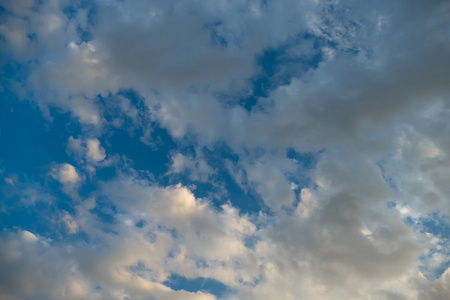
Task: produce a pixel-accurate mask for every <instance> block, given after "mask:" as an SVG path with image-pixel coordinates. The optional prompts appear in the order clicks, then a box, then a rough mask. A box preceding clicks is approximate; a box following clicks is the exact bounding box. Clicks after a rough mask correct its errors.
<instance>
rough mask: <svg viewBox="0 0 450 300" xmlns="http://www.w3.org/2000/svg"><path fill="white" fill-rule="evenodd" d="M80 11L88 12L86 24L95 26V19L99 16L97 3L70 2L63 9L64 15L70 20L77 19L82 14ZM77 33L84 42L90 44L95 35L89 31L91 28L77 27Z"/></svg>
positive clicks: (83, 0) (86, 1)
mask: <svg viewBox="0 0 450 300" xmlns="http://www.w3.org/2000/svg"><path fill="white" fill-rule="evenodd" d="M80 10H86V11H87V14H86V22H87V24H88V25H94V24H95V17H96V15H97V6H96V3H95V2H93V1H89V0H80V1H69V2H68V4H67V6H66V7H65V8H64V9H63V13H64V14H65V15H66V16H67V17H68V18H69V19H73V18H76V17H77V14H78V13H79V12H80ZM76 31H77V34H78V36H79V37H80V39H81V41H82V42H89V41H90V40H92V38H93V35H92V33H91V32H90V31H89V28H83V27H81V26H77V28H76Z"/></svg>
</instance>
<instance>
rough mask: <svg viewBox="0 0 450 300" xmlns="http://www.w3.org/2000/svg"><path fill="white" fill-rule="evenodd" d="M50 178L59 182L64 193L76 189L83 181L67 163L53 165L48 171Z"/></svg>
mask: <svg viewBox="0 0 450 300" xmlns="http://www.w3.org/2000/svg"><path fill="white" fill-rule="evenodd" d="M50 176H51V177H52V178H53V179H55V180H57V181H59V182H60V183H61V184H62V185H63V188H64V190H65V191H66V192H70V191H72V190H74V189H76V188H77V187H78V186H79V185H80V183H81V182H82V181H83V176H82V175H80V174H79V173H78V172H77V170H76V169H75V167H74V166H72V165H71V164H68V163H63V164H56V165H54V166H53V167H52V169H51V171H50Z"/></svg>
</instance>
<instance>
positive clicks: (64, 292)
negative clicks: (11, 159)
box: [0, 0, 450, 300]
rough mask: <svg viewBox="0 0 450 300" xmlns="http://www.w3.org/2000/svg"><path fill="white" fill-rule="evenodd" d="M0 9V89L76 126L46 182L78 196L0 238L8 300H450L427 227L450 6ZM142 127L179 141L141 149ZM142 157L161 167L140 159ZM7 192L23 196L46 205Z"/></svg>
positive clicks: (447, 66)
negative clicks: (48, 227)
mask: <svg viewBox="0 0 450 300" xmlns="http://www.w3.org/2000/svg"><path fill="white" fill-rule="evenodd" d="M3 6H4V9H5V17H4V18H3V19H2V23H1V25H0V34H1V35H2V38H1V39H0V49H1V50H2V52H4V53H5V57H6V58H5V60H4V61H2V62H1V64H2V67H3V68H4V69H5V70H8V68H10V66H19V65H20V68H19V67H18V69H17V74H16V75H15V76H8V77H10V78H9V79H8V80H7V81H5V82H4V83H2V84H3V86H4V87H7V88H8V89H11V91H13V92H14V93H15V94H17V95H19V96H20V97H19V98H23V99H31V101H34V102H36V103H37V104H38V106H39V108H40V110H41V112H42V113H43V114H44V115H45V116H46V117H47V118H48V119H51V115H53V114H60V113H68V114H70V116H71V117H72V121H74V123H76V126H74V127H76V129H74V130H72V127H70V128H69V127H67V128H62V129H61V131H62V132H64V134H65V135H64V136H65V138H67V137H69V136H70V137H69V138H68V141H67V148H66V150H67V153H68V154H69V155H71V156H72V158H73V159H74V161H75V163H74V164H75V166H74V165H72V164H69V163H62V164H56V163H54V164H52V165H50V172H49V175H50V177H52V178H53V179H54V180H56V181H58V182H59V183H60V184H61V186H62V189H63V191H64V192H65V193H67V194H69V195H73V194H74V192H75V191H77V192H80V195H79V197H76V200H73V201H72V202H70V204H64V205H67V207H66V206H64V210H58V211H56V212H54V214H55V215H54V216H51V217H52V218H51V219H52V220H56V221H55V222H58V223H59V224H63V225H64V226H63V227H64V228H65V231H66V233H67V234H64V235H63V234H61V236H64V239H63V238H58V235H57V237H52V238H54V240H50V239H49V238H46V236H45V230H43V232H35V231H34V229H35V228H38V227H39V226H35V225H36V224H32V225H33V226H30V228H28V227H26V226H23V228H25V227H26V228H27V229H28V230H22V229H20V228H21V227H20V226H18V227H17V228H18V229H17V230H9V231H8V230H4V233H3V234H2V236H1V237H0V263H1V265H4V266H6V267H5V268H3V269H2V270H0V279H2V280H0V296H1V297H2V298H6V299H26V298H31V297H37V298H43V299H123V300H124V299H144V298H148V297H152V298H155V299H208V300H210V299H216V298H218V297H219V298H220V297H221V298H223V299H227V300H231V299H250V300H251V299H280V298H282V299H318V300H321V299H336V300H339V299H346V300H347V299H355V300H359V299H371V298H374V299H386V300H387V299H389V300H393V299H430V300H438V299H445V297H446V296H447V294H448V292H449V288H450V287H449V278H450V277H449V270H448V269H446V262H447V261H448V260H449V256H448V253H446V252H445V251H443V250H442V248H445V247H446V244H445V243H446V241H447V240H448V237H447V236H446V234H444V233H442V232H440V233H436V232H434V231H433V228H432V226H428V227H427V224H426V220H428V219H433V220H437V219H438V218H443V219H444V217H447V218H448V215H449V211H450V207H449V205H448V201H447V197H446V195H448V194H449V193H450V189H449V187H448V186H449V185H448V182H449V179H450V174H449V172H448V170H449V157H450V156H449V152H448V150H447V149H449V146H450V138H449V137H448V136H449V135H448V134H446V133H447V132H448V131H449V129H450V128H449V125H448V120H449V117H450V108H449V105H448V103H447V102H448V100H447V99H448V98H449V95H450V93H449V92H450V90H449V85H448V79H447V78H449V70H450V57H449V56H450V51H449V48H450V43H449V41H450V39H449V26H448V20H449V16H450V6H449V5H448V4H447V3H446V2H445V1H413V2H411V1H396V2H393V1H377V2H373V3H372V2H370V3H369V2H358V1H353V0H343V1H328V0H327V1H325V0H323V1H322V0H317V1H316V0H315V1H302V2H299V1H291V0H286V1H257V0H255V1H229V2H223V1H222V2H221V1H218V2H199V1H187V2H183V3H178V2H173V1H152V2H148V1H133V2H129V1H128V2H126V1H112V0H111V1H110V0H101V1H96V2H95V4H92V6H91V4H90V3H81V2H80V3H71V2H70V1H69V2H68V1H57V0H55V1H41V2H39V1H4V5H3ZM430 16H433V17H432V18H431V17H430ZM5 61H7V63H6V62H5ZM5 72H6V71H5ZM130 122H131V125H130ZM20 126H23V124H21V125H20ZM47 126H51V125H48V124H47ZM156 127H158V130H159V129H160V130H161V131H162V132H164V133H165V132H166V131H167V132H168V133H169V135H170V138H167V140H169V139H170V140H171V141H170V142H171V143H172V144H173V145H171V146H168V145H167V144H168V143H167V144H166V143H165V142H166V141H165V140H163V139H162V140H157V139H155V140H151V141H150V139H151V138H152V132H153V130H156ZM11 128H13V127H11ZM123 129H125V131H127V133H130V135H133V134H136V133H137V134H139V135H140V136H141V139H140V140H141V141H142V142H144V143H145V144H150V143H151V145H152V146H153V148H152V149H151V150H150V149H148V150H149V151H148V152H146V151H142V152H140V153H139V155H140V157H139V158H141V159H138V157H136V159H135V162H134V163H135V164H136V166H135V169H131V168H130V165H133V159H134V157H130V158H125V156H122V157H123V160H127V163H124V164H113V163H114V162H115V161H114V160H111V159H110V158H109V157H108V158H107V156H106V150H105V148H104V147H106V146H105V145H108V147H107V149H108V152H109V151H111V153H114V152H113V151H115V150H114V149H116V148H115V147H114V146H115V145H116V144H115V143H113V142H111V140H114V139H115V138H117V136H118V135H115V133H117V132H120V131H121V130H123ZM73 136H77V138H74V137H73ZM118 139H119V140H120V138H118ZM100 141H102V142H100ZM102 144H103V146H102ZM169 148H170V149H169ZM117 149H119V147H117ZM144 149H147V148H144ZM186 149H188V150H187V151H186ZM192 149H193V150H192ZM198 149H205V150H208V151H210V152H211V157H212V158H211V157H206V155H203V152H201V151H198ZM223 149H226V150H224V151H225V152H226V153H227V154H223V153H221V150H223ZM133 150H135V149H133ZM190 150H192V152H189V151H190ZM216 150H217V151H216ZM288 150H289V151H293V152H295V153H296V154H298V156H300V157H301V156H302V155H303V154H305V153H309V154H311V155H312V156H315V155H317V160H316V161H315V162H314V163H310V164H309V165H308V164H307V163H306V162H305V161H306V160H307V159H306V158H305V159H304V158H303V157H302V158H298V159H297V158H288V157H287V156H289V155H287V153H289V151H288ZM156 151H160V152H164V151H165V153H163V154H161V153H160V152H158V155H160V154H161V156H158V157H164V158H165V159H168V160H169V161H170V162H169V163H168V165H167V167H168V168H169V170H168V171H167V172H166V170H164V171H161V174H159V173H158V171H155V170H154V169H152V168H149V167H146V165H145V164H140V162H141V161H143V160H144V161H147V158H148V157H147V155H153V153H154V152H156ZM137 152H139V151H136V153H137ZM186 152H187V153H195V155H194V154H183V153H186ZM205 153H206V151H205ZM122 154H123V153H118V154H117V155H118V156H119V155H122ZM309 154H308V155H309ZM108 155H110V154H108ZM228 155H229V157H228ZM305 156H306V154H305ZM289 157H290V156H289ZM213 159H216V160H217V161H218V163H217V164H212V163H211V161H212V160H213ZM51 160H54V158H51ZM56 161H61V160H60V158H58V160H56ZM222 161H224V163H223V165H224V166H223V167H222V165H221V162H222ZM169 164H170V165H169ZM107 165H112V166H113V168H111V169H113V170H112V171H111V172H109V173H108V174H107V175H104V174H103V177H101V176H100V175H99V177H101V178H94V176H91V178H90V180H88V182H86V184H87V185H88V186H87V188H86V189H85V190H83V189H80V188H79V187H80V186H81V184H82V183H84V182H85V176H84V175H83V173H86V171H87V172H88V173H89V174H91V175H92V174H93V173H95V170H96V168H100V167H104V166H107ZM213 165H214V168H213V167H212V166H213ZM306 165H308V166H306ZM226 172H228V173H229V174H231V177H232V179H233V180H234V181H235V183H236V188H234V187H230V186H231V183H229V182H227V178H228V177H227V176H228V175H229V174H228V173H226ZM98 173H101V172H98ZM105 173H107V172H105ZM174 174H176V175H177V176H174ZM168 177H169V178H168ZM173 178H182V179H183V182H185V181H186V182H189V181H200V182H202V183H205V184H204V185H205V186H207V184H208V183H211V185H216V186H218V185H220V186H221V187H223V189H228V188H229V189H230V191H228V192H230V193H228V194H227V193H223V194H227V195H233V196H234V195H240V196H242V199H244V200H242V201H249V202H250V201H253V202H257V201H258V200H259V199H261V200H262V201H263V203H264V205H262V206H264V207H260V211H258V212H256V213H254V214H252V215H246V214H243V213H242V212H241V211H240V210H239V207H234V206H233V205H232V204H231V203H233V204H234V205H236V206H239V205H242V206H243V207H244V206H245V204H246V203H239V201H235V199H231V200H232V201H230V202H225V201H227V200H228V199H223V198H224V197H222V195H215V196H216V197H215V198H214V197H212V198H213V199H207V198H202V197H199V196H198V195H204V194H208V193H207V192H208V191H207V188H206V187H205V188H204V190H202V191H200V192H199V193H198V194H196V193H194V192H193V191H191V190H190V189H189V188H188V187H186V186H183V185H181V184H175V185H169V184H168V182H173ZM4 181H5V184H4V186H5V187H6V188H5V191H6V193H8V192H9V191H13V193H12V194H14V195H19V196H21V197H22V198H23V199H24V200H25V202H27V203H32V204H35V202H36V201H35V200H36V199H38V198H39V197H41V198H42V199H50V200H52V201H53V200H55V199H57V198H58V197H55V196H54V195H49V194H48V193H47V194H46V198H45V197H43V196H42V195H43V194H44V193H43V192H42V191H43V190H44V188H37V187H40V185H37V184H36V186H33V185H31V187H27V186H24V185H22V184H20V181H18V180H15V179H14V177H13V176H9V177H5V179H4ZM221 181H222V182H221ZM2 188H3V186H2ZM238 188H240V189H241V190H239V189H238ZM19 190H20V191H19ZM81 190H83V191H81ZM2 192H3V190H2ZM231 192H233V193H231ZM49 193H50V192H49ZM196 195H197V196H196ZM227 197H228V196H227ZM5 198H7V197H5ZM41 198H39V199H41ZM74 198H75V197H74ZM236 198H238V197H236ZM255 198H256V199H255ZM7 199H9V198H7ZM50 200H49V201H50ZM213 200H214V201H216V200H217V201H216V202H213ZM60 204H61V203H57V205H55V207H57V208H58V209H60V208H61V207H60V206H58V205H60ZM5 205H6V204H5ZM2 209H3V210H5V211H8V210H7V208H4V207H3V206H2ZM55 210H56V209H55ZM429 227H431V228H429ZM32 228H33V229H32ZM442 228H444V227H442ZM439 247H440V248H439ZM438 269H439V270H440V273H442V275H441V274H439V275H440V276H437V277H438V278H436V280H434V281H433V280H431V279H430V278H428V277H425V275H426V276H429V275H430V274H429V273H432V272H433V271H435V270H438ZM436 272H437V271H436ZM174 274H176V275H178V276H181V277H185V278H186V279H188V280H190V279H192V280H193V279H196V278H208V279H213V280H216V281H219V282H220V283H222V284H223V285H225V286H227V288H228V289H229V291H228V292H227V293H226V294H225V295H221V296H216V295H214V294H213V293H208V292H204V291H201V290H197V291H193V292H189V291H185V290H175V289H172V288H170V287H168V286H166V285H165V282H166V280H168V278H170V276H171V275H174ZM431 275H432V274H431Z"/></svg>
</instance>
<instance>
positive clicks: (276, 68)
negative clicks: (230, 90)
mask: <svg viewBox="0 0 450 300" xmlns="http://www.w3.org/2000/svg"><path fill="white" fill-rule="evenodd" d="M303 43H308V44H309V43H311V49H310V51H308V54H307V55H305V54H293V53H291V52H292V49H293V48H295V47H296V46H299V45H302V44H303ZM324 45H328V46H329V47H333V44H332V43H330V42H327V41H325V40H323V39H321V38H319V37H315V36H313V35H311V34H307V33H305V34H302V35H299V36H297V37H295V38H292V39H290V40H288V41H287V42H285V43H283V44H282V45H280V46H279V47H277V48H268V49H266V50H265V51H264V52H263V53H262V54H261V55H259V56H257V57H256V59H255V61H256V65H257V66H258V67H259V70H260V71H259V72H258V73H257V74H256V75H255V76H254V77H252V78H251V79H250V82H251V85H252V94H251V95H250V96H249V97H246V98H242V99H240V102H239V103H240V105H241V106H243V107H244V108H245V109H247V110H248V111H251V110H252V108H253V107H254V106H255V105H256V104H257V103H258V99H259V98H264V97H267V96H268V95H269V94H270V92H272V91H273V90H275V89H276V88H278V87H279V86H282V85H287V84H289V83H290V81H291V79H292V78H294V77H299V76H301V74H303V73H305V72H307V71H308V70H309V69H316V68H317V67H318V66H319V63H320V62H321V61H322V60H323V55H322V52H321V50H320V49H321V47H323V46H324Z"/></svg>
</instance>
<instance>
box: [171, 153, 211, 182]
mask: <svg viewBox="0 0 450 300" xmlns="http://www.w3.org/2000/svg"><path fill="white" fill-rule="evenodd" d="M183 172H189V178H190V179H191V180H194V181H196V180H199V181H203V182H206V181H208V180H209V179H210V177H211V176H212V175H213V174H214V173H215V171H214V169H213V168H211V166H209V165H208V163H207V162H206V161H205V160H204V159H201V158H197V157H196V158H193V157H192V156H189V155H183V154H181V153H177V154H175V155H173V156H172V165H171V166H170V170H169V173H171V174H177V173H183Z"/></svg>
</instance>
